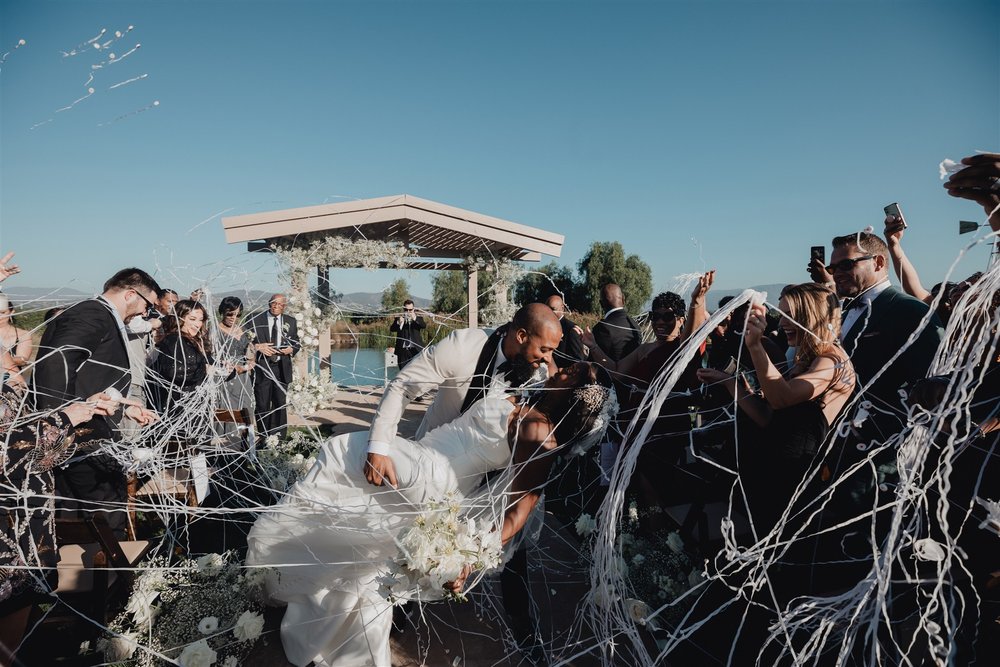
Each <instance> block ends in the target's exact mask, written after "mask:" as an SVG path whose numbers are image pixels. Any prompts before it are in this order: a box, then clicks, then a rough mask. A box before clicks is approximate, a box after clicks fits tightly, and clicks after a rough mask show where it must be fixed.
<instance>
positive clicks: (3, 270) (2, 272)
mask: <svg viewBox="0 0 1000 667" xmlns="http://www.w3.org/2000/svg"><path fill="white" fill-rule="evenodd" d="M13 256H14V253H13V252H9V253H7V254H6V255H4V256H3V257H2V258H0V283H2V282H3V281H5V280H7V279H8V278H10V277H11V276H12V275H14V274H15V273H20V272H21V268H20V267H19V266H18V265H17V264H11V263H10V260H11V258H12V257H13Z"/></svg>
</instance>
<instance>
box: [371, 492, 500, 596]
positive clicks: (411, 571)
mask: <svg viewBox="0 0 1000 667" xmlns="http://www.w3.org/2000/svg"><path fill="white" fill-rule="evenodd" d="M461 510H462V506H461V504H460V503H459V502H458V500H457V499H455V498H453V497H446V498H445V499H444V500H443V501H435V502H431V503H430V504H429V505H428V507H427V509H425V510H424V511H422V512H420V513H419V514H418V515H417V517H416V519H415V520H414V522H413V525H412V526H411V527H409V528H407V529H406V531H405V532H403V534H402V535H400V537H399V539H398V543H399V547H400V550H401V551H402V557H401V558H398V559H396V560H395V561H390V563H389V572H388V573H387V574H386V575H385V576H383V577H381V578H380V588H379V592H380V595H382V596H384V597H385V598H386V599H388V600H390V601H392V602H405V601H406V600H410V599H416V600H425V601H429V600H436V599H440V598H442V597H445V593H446V592H445V590H444V585H445V584H446V583H448V582H450V581H454V580H455V579H457V578H458V577H459V576H460V575H461V573H462V570H463V569H464V568H465V567H466V566H470V567H471V568H472V569H474V570H492V569H495V568H497V567H500V564H501V563H502V562H503V545H502V544H501V543H500V533H499V532H498V531H496V530H495V529H494V526H493V524H492V523H490V522H485V521H479V522H477V521H476V520H475V519H474V518H472V517H469V516H461ZM451 596H452V595H449V597H451ZM454 597H456V598H458V599H462V600H464V599H465V598H464V596H462V595H461V594H458V595H454Z"/></svg>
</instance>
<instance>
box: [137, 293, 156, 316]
mask: <svg viewBox="0 0 1000 667" xmlns="http://www.w3.org/2000/svg"><path fill="white" fill-rule="evenodd" d="M132 291H133V292H135V293H136V294H137V295H139V298H140V299H142V300H143V301H145V302H146V313H147V314H148V313H151V312H153V311H154V310H156V304H155V303H153V302H152V301H150V300H149V299H147V298H146V297H144V296H143V295H142V292H140V291H139V290H136V289H134V290H132Z"/></svg>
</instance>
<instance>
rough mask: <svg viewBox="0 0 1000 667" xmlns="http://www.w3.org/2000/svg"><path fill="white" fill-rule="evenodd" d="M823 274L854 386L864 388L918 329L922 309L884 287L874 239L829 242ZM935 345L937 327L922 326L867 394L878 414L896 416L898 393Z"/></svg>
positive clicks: (885, 260) (884, 254) (919, 373)
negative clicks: (833, 296) (831, 286)
mask: <svg viewBox="0 0 1000 667" xmlns="http://www.w3.org/2000/svg"><path fill="white" fill-rule="evenodd" d="M826 269H827V271H829V273H830V274H831V275H832V276H833V281H834V283H835V284H836V287H837V294H838V295H839V296H840V297H842V298H844V306H843V323H842V328H841V334H840V337H841V341H842V342H843V345H844V349H845V350H847V353H848V354H850V355H851V361H852V362H853V364H854V369H855V371H857V374H858V386H859V387H862V386H864V385H865V384H867V383H868V382H869V381H870V380H871V379H872V378H873V377H874V376H875V374H876V373H878V372H879V371H880V370H881V369H882V367H883V366H885V365H886V363H887V362H888V361H889V359H891V358H892V357H893V355H895V354H896V352H898V351H899V349H900V348H902V347H903V345H904V344H905V343H906V340H907V339H908V338H909V337H910V334H912V333H913V332H914V331H915V330H916V329H917V328H918V326H919V325H920V321H921V320H922V319H923V317H924V315H926V313H927V305H926V304H924V303H923V302H921V301H919V300H917V299H914V298H913V297H911V296H908V295H906V294H903V293H902V292H901V291H899V290H898V289H896V288H895V287H892V286H891V285H890V284H889V250H888V248H887V247H886V245H885V242H884V241H883V240H882V239H881V238H879V237H878V236H876V235H875V234H869V233H868V232H858V233H857V234H848V235H846V236H838V237H837V238H835V239H833V254H832V255H831V257H830V265H829V266H828V267H826ZM940 342H941V324H940V322H939V321H938V319H937V317H936V316H934V317H932V319H931V321H930V322H929V324H928V326H927V327H926V328H925V329H924V330H923V332H922V333H921V334H920V336H919V337H918V338H917V340H916V341H914V343H913V345H911V346H910V347H909V348H908V349H907V350H906V352H904V353H903V354H902V355H901V356H900V358H899V359H897V360H896V361H895V362H893V364H892V366H890V367H889V368H888V369H887V370H886V372H885V373H883V374H882V376H881V377H880V378H879V379H878V381H877V382H876V383H875V384H874V385H873V386H872V387H871V388H870V389H869V390H868V392H867V393H868V395H869V398H870V400H873V402H875V403H876V406H877V407H880V408H881V409H888V410H890V411H901V410H902V409H903V408H902V405H901V404H900V401H899V394H898V391H899V389H900V388H901V387H902V386H903V385H904V384H912V383H913V382H915V381H916V380H918V379H920V378H922V377H924V376H925V375H926V374H927V368H928V366H930V362H931V358H932V357H933V356H934V352H935V351H936V350H937V347H938V344H939V343H940Z"/></svg>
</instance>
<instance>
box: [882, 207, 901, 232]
mask: <svg viewBox="0 0 1000 667" xmlns="http://www.w3.org/2000/svg"><path fill="white" fill-rule="evenodd" d="M882 210H883V211H885V214H886V215H887V216H889V215H893V216H895V217H896V218H897V219H898V220H899V222H897V223H896V224H895V225H889V224H887V225H886V230H889V229H890V228H891V229H892V231H897V230H900V229H906V219H905V218H903V212H902V211H901V210H900V209H899V204H897V203H896V202H893V203H891V204H889V205H888V206H886V207H885V208H884V209H882Z"/></svg>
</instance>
